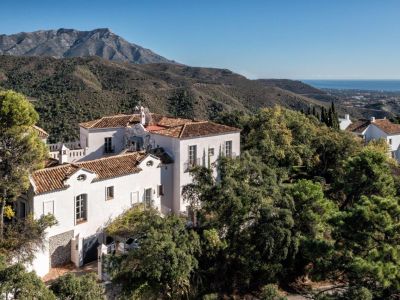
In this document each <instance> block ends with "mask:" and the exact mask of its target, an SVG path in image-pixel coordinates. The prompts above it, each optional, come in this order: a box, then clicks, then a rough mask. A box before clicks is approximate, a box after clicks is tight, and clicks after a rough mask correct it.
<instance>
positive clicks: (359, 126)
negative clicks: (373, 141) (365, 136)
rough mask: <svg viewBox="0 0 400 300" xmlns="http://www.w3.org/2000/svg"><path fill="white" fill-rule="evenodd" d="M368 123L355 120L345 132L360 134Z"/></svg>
mask: <svg viewBox="0 0 400 300" xmlns="http://www.w3.org/2000/svg"><path fill="white" fill-rule="evenodd" d="M370 123H371V122H370V121H369V120H357V121H354V122H353V123H351V124H350V125H349V126H347V128H346V130H347V131H350V132H353V133H359V134H361V133H363V131H364V130H365V129H367V127H368V126H369V124H370Z"/></svg>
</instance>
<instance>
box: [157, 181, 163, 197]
mask: <svg viewBox="0 0 400 300" xmlns="http://www.w3.org/2000/svg"><path fill="white" fill-rule="evenodd" d="M158 196H159V197H160V196H164V186H163V185H162V184H161V185H159V186H158Z"/></svg>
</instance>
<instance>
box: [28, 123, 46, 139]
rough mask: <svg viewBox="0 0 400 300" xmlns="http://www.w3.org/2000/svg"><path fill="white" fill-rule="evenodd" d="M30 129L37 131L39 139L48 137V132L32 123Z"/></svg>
mask: <svg viewBox="0 0 400 300" xmlns="http://www.w3.org/2000/svg"><path fill="white" fill-rule="evenodd" d="M32 129H33V130H34V131H35V132H37V134H38V136H39V138H41V139H47V138H48V137H49V134H48V133H47V132H46V131H45V130H44V129H42V128H40V127H39V126H36V125H33V126H32Z"/></svg>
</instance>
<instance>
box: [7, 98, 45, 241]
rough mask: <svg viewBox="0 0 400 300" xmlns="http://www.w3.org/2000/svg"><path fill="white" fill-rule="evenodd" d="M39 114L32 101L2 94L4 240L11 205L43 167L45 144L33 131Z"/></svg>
mask: <svg viewBox="0 0 400 300" xmlns="http://www.w3.org/2000/svg"><path fill="white" fill-rule="evenodd" d="M37 120H38V115H37V113H36V112H35V110H34V108H33V106H32V105H31V104H30V103H29V101H28V100H27V99H26V98H25V97H24V96H23V95H21V94H18V93H15V92H13V91H5V92H0V128H1V129H2V130H1V131H0V161H1V164H0V240H2V239H3V235H4V217H5V212H6V205H7V203H11V202H12V201H14V200H15V199H16V198H17V197H18V196H19V195H20V194H21V193H23V192H25V191H26V190H27V189H28V187H29V173H30V172H31V171H33V170H35V169H37V168H40V167H41V166H43V161H44V159H45V157H46V156H47V150H46V147H45V145H44V144H43V143H42V142H41V141H40V139H39V138H38V137H37V135H36V134H35V133H34V131H33V130H32V125H34V124H35V123H36V122H37Z"/></svg>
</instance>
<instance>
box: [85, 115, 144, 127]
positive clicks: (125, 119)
mask: <svg viewBox="0 0 400 300" xmlns="http://www.w3.org/2000/svg"><path fill="white" fill-rule="evenodd" d="M136 118H137V119H138V120H137V122H138V121H139V116H138V115H115V116H108V117H102V118H100V119H97V120H93V121H89V122H84V123H80V124H79V126H81V127H83V128H118V127H125V126H127V125H128V124H129V123H130V122H132V121H134V119H136Z"/></svg>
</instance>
